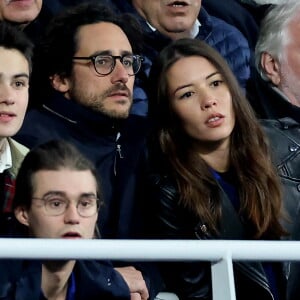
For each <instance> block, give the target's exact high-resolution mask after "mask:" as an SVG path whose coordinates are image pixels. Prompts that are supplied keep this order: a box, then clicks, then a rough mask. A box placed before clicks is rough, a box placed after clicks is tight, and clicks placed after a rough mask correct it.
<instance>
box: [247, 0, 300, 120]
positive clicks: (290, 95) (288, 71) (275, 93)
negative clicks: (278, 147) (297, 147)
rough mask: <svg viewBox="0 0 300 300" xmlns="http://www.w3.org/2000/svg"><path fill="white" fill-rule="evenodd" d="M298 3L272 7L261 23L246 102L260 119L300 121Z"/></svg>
mask: <svg viewBox="0 0 300 300" xmlns="http://www.w3.org/2000/svg"><path fill="white" fill-rule="evenodd" d="M299 29H300V2H299V1H297V0H290V1H286V3H284V4H281V5H278V6H274V7H273V8H272V9H271V10H270V11H269V13H268V14H267V15H266V17H265V18H264V20H263V21H262V24H261V29H260V34H259V38H258V42H257V45H256V49H255V65H256V68H257V74H256V76H255V77H254V80H253V81H251V82H250V83H251V84H250V85H249V87H248V89H247V90H248V95H249V99H250V101H251V103H252V105H253V107H254V109H255V110H256V112H257V114H258V116H259V117H261V118H270V119H276V118H281V117H291V118H293V119H295V120H296V121H297V122H300V87H299V80H300V71H299V69H300V58H299V57H298V53H299V47H300V36H299Z"/></svg>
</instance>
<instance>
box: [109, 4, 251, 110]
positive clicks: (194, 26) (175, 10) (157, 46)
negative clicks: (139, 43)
mask: <svg viewBox="0 0 300 300" xmlns="http://www.w3.org/2000/svg"><path fill="white" fill-rule="evenodd" d="M112 3H113V4H114V5H115V6H116V8H117V9H118V10H119V11H121V12H130V13H133V14H134V15H136V16H137V18H138V20H139V21H140V24H141V26H142V28H143V34H144V38H145V44H146V45H145V49H144V53H143V54H144V56H145V62H144V68H143V71H144V72H142V73H141V72H140V73H139V75H138V78H137V80H136V84H135V86H136V88H135V93H134V105H133V108H132V111H131V112H132V113H133V114H137V115H143V116H145V115H147V111H148V101H147V96H146V95H145V93H144V89H145V82H146V78H147V76H148V74H149V70H150V67H151V64H152V61H153V60H154V59H155V57H156V56H157V54H158V52H159V51H161V50H162V48H163V47H164V46H166V45H168V44H169V43H170V42H171V41H172V40H177V39H180V38H183V37H190V38H196V39H200V40H204V41H205V42H207V43H208V44H209V45H211V46H213V47H214V48H215V49H217V50H218V51H219V52H220V53H221V55H222V56H223V57H224V58H225V59H226V60H227V62H228V64H229V65H230V67H231V68H232V70H233V72H234V73H235V75H236V76H237V78H238V80H239V82H240V84H241V86H243V87H245V86H246V81H247V80H248V78H249V77H250V49H249V45H248V42H247V40H246V39H245V37H244V36H243V35H242V34H241V33H240V32H239V31H238V30H237V29H236V28H235V27H233V26H231V25H229V24H227V23H225V22H224V21H222V20H221V19H218V18H216V17H213V16H210V15H209V14H208V13H207V12H206V10H205V9H204V8H203V7H201V0H189V1H181V2H178V1H164V0H152V1H144V0H114V1H112Z"/></svg>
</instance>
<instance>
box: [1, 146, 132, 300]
mask: <svg viewBox="0 0 300 300" xmlns="http://www.w3.org/2000/svg"><path fill="white" fill-rule="evenodd" d="M66 178H67V179H68V180H65V179H66ZM101 201H102V196H101V189H100V186H99V183H98V179H97V172H96V169H95V167H94V166H93V164H92V163H91V162H90V161H89V160H87V159H86V158H85V157H83V156H82V155H81V153H80V152H79V151H78V150H77V149H76V148H75V147H74V146H72V145H71V144H69V143H67V142H64V141H50V142H48V143H46V144H44V145H40V146H39V147H37V148H35V149H33V150H32V151H30V152H29V153H28V154H27V156H26V157H25V159H24V161H23V163H22V165H21V168H20V172H19V174H18V177H17V182H16V196H15V199H14V211H15V216H16V219H17V220H18V222H19V223H20V225H19V227H20V228H21V225H22V227H23V228H22V230H20V234H21V232H24V235H23V236H22V237H28V236H29V237H35V238H49V239H50V238H51V239H53V238H54V239H92V238H94V237H95V234H96V223H97V215H98V209H99V205H100V203H101ZM0 268H1V272H0V294H1V298H2V297H4V298H5V299H11V300H19V299H23V300H27V299H28V300H29V299H30V300H40V299H78V300H79V299H82V300H85V299H111V300H112V299H122V300H129V299H130V294H129V289H128V286H127V285H126V283H125V281H124V280H123V278H122V276H121V275H120V274H119V273H118V272H116V271H115V270H114V268H113V267H112V266H111V265H110V264H109V263H108V262H103V263H100V262H95V261H92V260H88V261H75V260H46V261H43V262H42V263H40V262H39V261H8V262H0ZM108 283H109V284H108Z"/></svg>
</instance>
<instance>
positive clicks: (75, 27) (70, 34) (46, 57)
mask: <svg viewBox="0 0 300 300" xmlns="http://www.w3.org/2000/svg"><path fill="white" fill-rule="evenodd" d="M102 1H104V0H102ZM99 2H101V1H100V0H99ZM104 3H105V2H102V4H100V3H95V2H86V3H82V4H79V5H76V6H74V7H70V8H68V9H66V10H65V11H64V12H62V13H61V14H60V15H57V16H56V17H54V18H53V19H52V20H51V22H50V23H49V25H48V28H47V30H46V32H45V36H44V37H43V38H42V40H41V44H40V47H38V49H37V51H36V59H35V64H36V65H37V68H36V71H37V73H36V74H35V76H34V77H35V79H37V81H39V87H40V88H39V89H40V90H41V92H42V93H43V94H42V95H43V97H45V92H46V90H48V88H49V87H50V83H49V77H50V76H52V75H54V74H58V75H60V76H62V77H69V76H70V75H71V72H72V69H73V60H72V57H73V56H74V54H75V52H76V51H77V49H78V44H77V43H78V41H77V33H78V31H79V29H80V28H81V27H82V26H84V25H89V24H95V23H99V22H109V23H113V24H116V25H117V26H119V27H120V28H121V29H122V30H123V31H124V32H125V34H126V35H127V37H128V40H129V42H130V43H131V45H132V47H133V51H135V52H136V53H137V54H138V53H139V52H140V51H139V50H138V49H136V48H134V47H136V46H137V45H140V44H141V43H139V42H137V38H138V39H139V34H138V33H139V32H140V29H139V25H138V22H137V21H136V20H135V19H134V17H133V16H130V15H127V14H126V15H125V14H124V15H122V14H116V13H115V12H114V11H112V10H111V9H110V8H109V7H107V6H104ZM40 72H42V73H40ZM47 82H48V84H47ZM35 85H36V86H37V83H35ZM43 85H44V87H42V86H43ZM50 90H51V89H50ZM48 92H49V90H48Z"/></svg>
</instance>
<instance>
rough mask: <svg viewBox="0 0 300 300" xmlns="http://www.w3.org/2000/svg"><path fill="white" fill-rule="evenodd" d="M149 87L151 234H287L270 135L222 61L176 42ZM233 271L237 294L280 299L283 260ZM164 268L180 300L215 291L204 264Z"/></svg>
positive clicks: (194, 43) (193, 44) (188, 42)
mask: <svg viewBox="0 0 300 300" xmlns="http://www.w3.org/2000/svg"><path fill="white" fill-rule="evenodd" d="M150 84H151V93H150V101H149V103H150V107H149V108H150V114H151V116H152V118H153V120H154V122H155V132H154V139H153V141H152V142H151V146H150V150H151V151H150V159H151V166H152V167H153V173H154V174H155V175H153V176H152V177H151V178H152V180H151V184H150V189H149V190H150V191H151V193H150V195H151V199H152V205H153V207H154V209H155V212H154V213H155V215H156V216H157V217H158V220H156V222H153V223H154V225H153V223H152V224H151V225H152V232H151V233H152V236H153V235H154V236H155V237H159V238H170V239H195V238H198V239H247V240H252V239H255V240H257V239H264V240H270V239H272V240H274V239H275V240H276V239H280V238H281V237H283V236H285V235H286V230H285V228H283V226H282V225H281V223H280V220H281V218H282V216H283V213H282V211H283V210H282V206H283V205H282V191H281V183H280V178H279V176H278V175H277V170H276V167H275V166H274V164H273V162H272V156H271V151H270V148H269V145H268V140H267V138H266V136H265V134H264V132H263V129H262V127H261V126H260V124H259V122H258V121H257V119H256V117H255V115H254V113H253V111H252V109H251V107H250V106H249V104H248V102H247V99H246V98H245V96H244V94H243V92H242V91H241V89H240V87H239V85H238V83H237V81H236V79H235V77H234V75H233V74H232V71H231V70H230V68H229V67H228V65H227V64H226V62H225V61H224V59H223V58H222V57H221V56H220V55H219V54H218V53H217V52H216V51H215V50H214V49H212V48H211V47H210V46H208V45H206V44H205V43H204V42H202V41H198V40H192V39H182V40H178V41H176V42H174V43H172V44H171V45H169V46H168V47H166V48H165V49H164V50H163V51H162V52H161V54H160V55H159V57H158V60H157V61H156V63H155V64H154V65H153V68H152V71H151V74H150ZM155 145H156V147H155ZM156 225H157V226H156ZM153 226H154V227H153ZM234 272H235V280H236V294H237V299H243V300H244V299H253V298H254V297H256V298H258V299H284V293H285V292H284V280H283V276H282V275H283V273H282V271H281V265H280V264H271V263H258V262H257V263H256V262H255V263H249V262H235V263H234ZM163 273H164V276H165V280H166V283H167V287H168V288H169V290H170V289H171V290H172V291H174V292H176V293H177V294H178V295H179V297H180V299H211V298H212V295H211V283H210V282H211V279H210V265H209V264H208V263H204V262H197V263H196V262H195V263H187V262H186V263H168V264H167V265H165V267H164V268H163Z"/></svg>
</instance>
